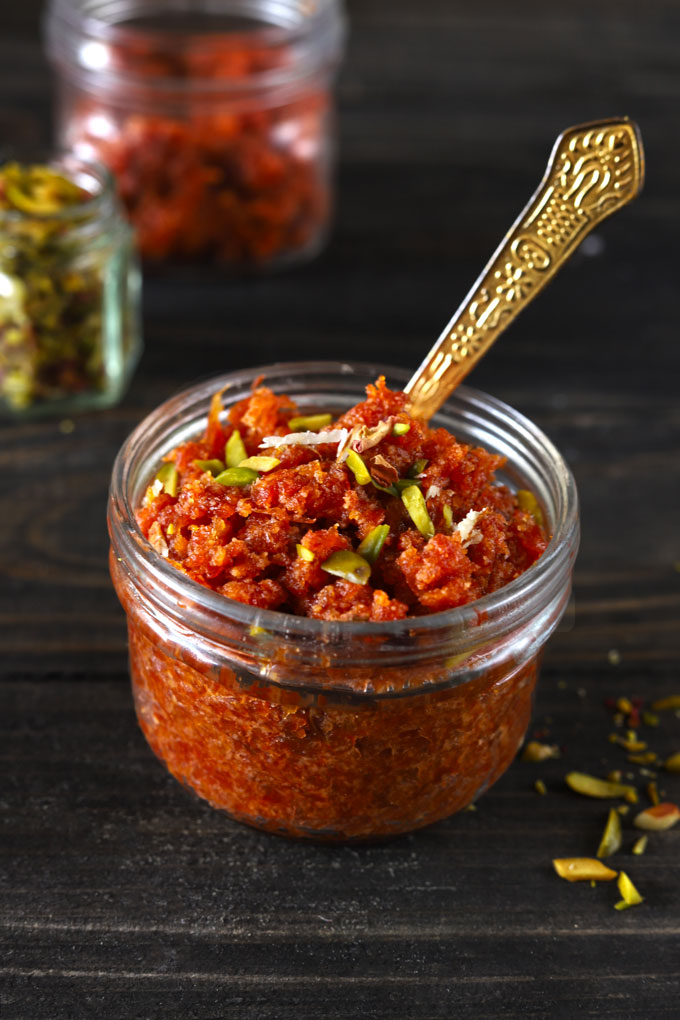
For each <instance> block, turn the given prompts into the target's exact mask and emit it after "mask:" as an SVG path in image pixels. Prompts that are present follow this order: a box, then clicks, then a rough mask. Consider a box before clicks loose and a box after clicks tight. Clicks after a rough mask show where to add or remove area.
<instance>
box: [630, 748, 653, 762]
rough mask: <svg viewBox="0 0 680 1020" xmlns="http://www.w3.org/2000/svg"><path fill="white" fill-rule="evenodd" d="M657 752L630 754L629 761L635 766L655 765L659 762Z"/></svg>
mask: <svg viewBox="0 0 680 1020" xmlns="http://www.w3.org/2000/svg"><path fill="white" fill-rule="evenodd" d="M658 757H659V756H658V754H657V753H656V751H645V752H644V753H643V754H629V755H628V761H632V762H633V764H634V765H653V764H654V763H655V762H656V761H657V760H658Z"/></svg>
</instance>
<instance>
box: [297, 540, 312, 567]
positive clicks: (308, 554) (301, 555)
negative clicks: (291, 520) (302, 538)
mask: <svg viewBox="0 0 680 1020" xmlns="http://www.w3.org/2000/svg"><path fill="white" fill-rule="evenodd" d="M295 548H296V550H297V554H298V559H301V560H306V562H307V563H311V562H312V560H314V559H315V558H316V557H315V556H314V553H313V552H312V550H311V549H308V548H307V546H306V545H302V543H301V542H298V543H297V545H296V546H295Z"/></svg>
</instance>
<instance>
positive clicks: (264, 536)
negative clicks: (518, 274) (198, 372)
mask: <svg viewBox="0 0 680 1020" xmlns="http://www.w3.org/2000/svg"><path fill="white" fill-rule="evenodd" d="M389 376H390V378H391V379H393V380H397V381H398V382H399V381H402V380H403V381H405V380H404V379H403V376H404V374H403V373H399V371H395V370H390V372H389ZM365 387H367V390H366V393H367V396H366V398H365V399H363V400H362V399H361V397H362V391H363V390H364V388H365ZM454 437H455V438H454ZM109 529H110V534H111V570H112V576H113V579H114V584H115V586H116V589H117V592H118V595H119V597H120V599H121V602H122V604H123V606H124V608H125V610H126V613H127V616H128V628H129V640H130V662H131V672H132V683H133V690H134V696H135V702H136V707H137V714H138V718H139V721H140V724H141V726H142V729H143V730H144V733H145V735H146V737H147V740H148V741H149V743H150V745H151V747H152V748H153V750H154V751H155V752H156V754H157V755H158V756H159V757H160V758H161V759H162V760H163V761H164V762H165V764H166V765H167V767H168V768H169V770H170V771H171V772H172V774H173V775H174V776H176V777H177V778H178V779H179V780H180V781H181V782H183V783H185V784H186V785H187V786H189V787H190V788H191V789H193V790H194V791H195V792H196V793H198V794H199V795H200V796H201V797H203V798H205V799H206V800H208V801H209V802H210V803H211V804H212V805H213V806H214V807H217V808H220V809H222V810H224V811H226V812H228V813H229V815H230V816H232V817H233V818H236V819H238V820H240V821H243V822H247V823H249V824H251V825H255V826H258V827H260V828H264V829H268V830H270V831H274V832H278V833H282V834H286V835H291V836H299V837H313V838H320V839H336V840H337V839H365V838H372V837H376V836H385V835H390V834H394V833H399V832H405V831H409V830H411V829H416V828H418V827H420V826H423V825H427V824H428V823H430V822H434V821H436V820H437V819H440V818H444V817H446V816H448V815H450V814H452V813H453V812H455V811H458V810H460V809H461V808H463V807H465V806H466V805H467V804H469V803H471V802H472V801H473V800H474V799H475V798H477V797H478V796H479V795H480V794H481V793H483V792H484V790H486V789H487V788H488V787H489V786H490V785H491V784H492V783H493V782H495V780H496V779H497V778H498V777H499V776H500V775H501V774H502V773H503V772H504V771H505V769H506V768H507V767H508V765H509V764H510V762H511V761H512V759H513V757H514V755H515V753H516V751H517V748H518V746H519V744H520V743H521V741H522V739H523V736H524V733H525V731H526V728H527V725H528V722H529V717H530V712H531V704H532V694H533V690H534V687H535V684H536V679H537V672H538V661H539V657H540V653H541V650H542V647H543V645H544V644H545V641H546V640H547V638H548V637H549V635H550V634H551V633H552V631H553V630H554V628H555V627H556V626H557V623H558V622H559V619H560V618H561V615H562V613H563V612H564V609H565V606H566V603H567V600H568V597H569V591H570V582H571V572H572V566H573V561H574V557H575V555H576V548H577V544H578V509H577V498H576V492H575V488H574V483H573V479H572V477H571V475H570V473H569V470H568V468H567V467H566V465H565V463H564V461H563V460H562V458H561V457H560V455H559V453H558V452H557V450H556V449H555V448H554V447H553V445H552V444H551V443H550V442H549V440H548V439H547V438H546V437H545V436H544V435H543V434H542V433H541V432H540V431H539V430H538V429H537V428H536V426H534V425H533V424H532V423H530V422H528V421H527V420H526V419H524V418H523V417H522V416H521V415H519V414H517V412H515V411H513V410H512V409H511V408H509V407H507V406H506V405H503V404H501V403H500V402H498V401H496V400H494V399H492V398H491V397H488V396H486V395H483V394H480V393H476V392H475V391H474V390H469V389H467V388H461V389H460V390H458V391H457V392H456V394H455V396H454V397H453V398H452V399H451V400H450V401H449V402H448V403H447V404H446V405H445V407H444V408H443V409H442V411H441V412H440V413H439V414H438V415H437V416H436V419H435V421H433V422H432V423H431V426H430V427H428V426H425V425H423V424H422V423H420V422H417V421H415V420H413V419H411V418H410V417H409V415H408V413H407V411H406V398H405V396H404V394H403V393H401V392H399V391H395V390H391V389H389V388H387V386H386V385H385V382H384V379H382V378H380V370H379V369H378V368H376V367H374V366H359V365H353V366H348V365H346V364H337V365H335V364H326V363H317V364H315V363H309V364H298V365H279V366H272V367H271V368H266V369H261V370H258V371H252V372H242V373H235V374H233V375H230V376H225V377H223V378H220V379H217V380H213V381H212V382H210V383H207V384H201V385H200V386H198V387H194V388H193V389H192V390H188V391H186V392H185V393H183V394H180V395H179V396H178V397H176V398H175V399H174V400H171V401H169V402H168V403H167V404H165V405H163V406H162V407H160V408H159V409H158V410H157V411H155V412H154V413H153V414H152V415H151V416H150V417H149V418H147V419H146V421H145V422H144V423H142V425H140V426H139V428H138V429H137V430H136V431H135V432H134V433H133V435H132V436H131V437H130V438H129V439H128V441H127V442H126V444H125V445H124V447H123V449H122V450H121V452H120V454H119V456H118V459H117V461H116V465H115V467H114V473H113V479H112V487H111V498H110V502H109Z"/></svg>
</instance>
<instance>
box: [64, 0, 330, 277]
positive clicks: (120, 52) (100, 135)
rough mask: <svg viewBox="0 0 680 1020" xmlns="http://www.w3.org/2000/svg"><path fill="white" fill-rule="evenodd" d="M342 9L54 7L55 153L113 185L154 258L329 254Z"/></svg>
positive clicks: (269, 258) (114, 0) (177, 1)
mask: <svg viewBox="0 0 680 1020" xmlns="http://www.w3.org/2000/svg"><path fill="white" fill-rule="evenodd" d="M340 2H341V0H310V2H302V0H212V2H208V0H202V2H197V0H171V2H170V3H168V2H167V0H51V3H50V6H49V11H48V17H47V43H48V51H49V54H50V57H51V59H52V62H53V64H54V65H55V67H56V69H57V73H58V83H59V98H58V135H59V140H60V143H61V144H62V145H63V146H65V147H68V148H69V149H72V150H73V151H74V152H76V153H78V154H80V155H82V156H84V157H85V158H91V157H96V158H97V159H99V160H101V161H102V162H103V163H105V164H106V165H107V166H108V167H109V168H110V169H111V170H112V171H113V173H114V175H115V177H116V179H117V182H118V189H119V193H120V195H121V197H122V199H123V202H124V204H125V207H126V209H127V212H128V214H129V217H130V220H131V222H132V223H133V225H134V226H135V228H136V230H137V235H138V243H139V247H140V250H141V253H142V255H143V256H144V257H147V258H149V259H157V260H165V259H168V260H180V261H184V260H206V259H207V260H216V261H219V262H222V263H227V264H230V265H231V266H234V267H238V268H245V267H253V266H256V267H260V266H275V265H280V264H282V263H288V262H292V261H297V260H300V259H303V258H307V257H309V256H311V255H313V254H315V253H316V252H317V251H318V249H319V248H320V246H321V244H322V242H323V240H324V238H325V235H326V232H327V228H328V223H329V216H330V207H331V182H330V172H331V161H332V154H333V129H332V109H331V92H330V89H331V83H332V78H333V75H334V71H335V68H336V65H337V63H338V60H339V55H340V49H341V42H342V17H341V11H340Z"/></svg>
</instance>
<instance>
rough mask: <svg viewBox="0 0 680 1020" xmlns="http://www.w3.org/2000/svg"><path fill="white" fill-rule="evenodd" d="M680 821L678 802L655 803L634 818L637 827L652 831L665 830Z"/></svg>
mask: <svg viewBox="0 0 680 1020" xmlns="http://www.w3.org/2000/svg"><path fill="white" fill-rule="evenodd" d="M678 821H680V809H679V808H678V806H677V804H669V803H668V802H665V803H663V804H655V805H654V806H653V807H650V808H645V810H644V811H641V812H640V814H639V815H636V816H635V818H634V819H633V825H634V826H635V828H636V829H648V830H649V831H650V832H663V831H665V830H666V829H671V828H672V827H673V826H674V825H675V824H676V822H678Z"/></svg>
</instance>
